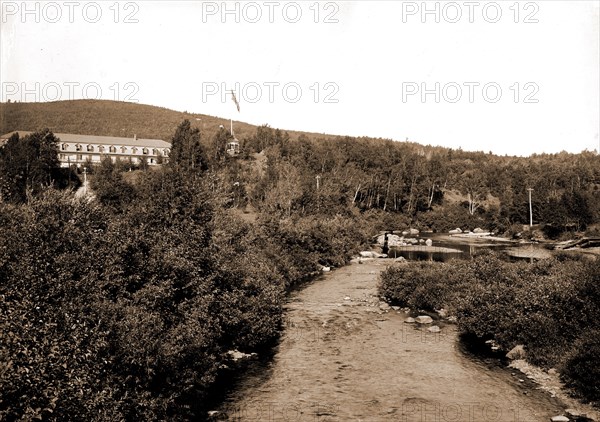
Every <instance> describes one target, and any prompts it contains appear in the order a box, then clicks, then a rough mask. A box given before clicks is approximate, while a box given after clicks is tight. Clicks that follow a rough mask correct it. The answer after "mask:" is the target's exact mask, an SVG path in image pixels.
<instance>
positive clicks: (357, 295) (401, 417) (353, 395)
mask: <svg viewBox="0 0 600 422" xmlns="http://www.w3.org/2000/svg"><path fill="white" fill-rule="evenodd" d="M391 263H392V261H391V260H372V261H365V262H364V263H362V264H358V263H354V264H352V265H349V266H346V267H343V268H340V269H337V270H335V271H333V272H330V273H326V274H325V275H323V276H322V277H320V278H319V279H318V280H315V281H314V282H312V283H311V284H309V285H307V286H306V287H304V288H302V289H301V290H299V291H296V292H294V293H293V294H292V295H291V296H290V298H289V300H288V303H287V305H286V308H287V309H286V321H287V323H286V330H285V332H284V333H283V336H282V339H281V342H280V343H279V345H278V347H277V349H276V350H275V355H274V357H273V358H272V359H267V360H266V361H264V362H263V363H258V362H257V363H256V364H255V365H253V367H252V368H251V370H250V371H249V372H248V373H246V374H245V375H244V376H243V377H242V378H241V380H240V381H239V382H238V383H237V384H236V386H235V387H234V388H233V390H232V391H231V392H230V393H229V395H228V396H227V398H226V400H225V402H224V404H223V405H222V406H221V408H220V409H218V413H217V414H216V420H235V421H282V422H283V421H406V422H426V421H427V422H431V421H434V422H449V421H452V422H459V421H460V422H463V421H466V422H488V421H494V422H536V421H549V420H550V418H551V417H552V416H555V415H560V414H562V413H563V409H564V407H563V406H562V404H561V402H559V401H558V399H556V398H552V397H550V395H548V394H547V393H544V392H542V391H540V390H538V389H537V388H536V385H535V384H533V383H531V382H530V381H529V380H528V379H527V378H526V377H525V376H523V375H522V374H520V373H515V372H514V371H512V372H511V370H509V369H507V368H503V367H500V366H499V365H497V364H496V363H489V362H486V361H484V360H480V359H478V358H475V357H473V356H470V355H468V354H466V353H465V352H463V351H462V350H461V346H460V343H459V342H458V340H457V332H456V327H455V326H454V325H444V324H441V323H439V325H440V327H441V328H442V330H441V332H440V333H430V332H428V331H427V330H426V328H425V326H424V327H419V326H414V325H412V324H406V323H404V320H405V318H406V317H407V315H406V314H404V313H402V312H401V311H395V310H393V309H392V310H389V311H387V312H386V311H384V310H382V309H380V305H381V303H380V301H379V299H378V298H377V280H378V274H379V273H380V272H381V271H382V270H384V269H385V268H386V267H387V265H391ZM383 308H385V305H383ZM436 323H437V322H436Z"/></svg>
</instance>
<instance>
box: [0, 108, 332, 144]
mask: <svg viewBox="0 0 600 422" xmlns="http://www.w3.org/2000/svg"><path fill="white" fill-rule="evenodd" d="M184 119H189V120H190V121H191V122H192V125H194V126H197V127H198V128H199V129H200V130H201V132H202V136H203V139H210V138H212V136H213V135H214V134H215V133H216V132H217V130H218V128H219V125H224V126H225V127H226V128H229V119H225V118H221V117H215V116H209V115H205V114H194V113H188V112H185V111H184V112H181V111H175V110H170V109H168V108H164V107H156V106H151V105H146V104H138V103H131V102H123V101H110V100H71V101H54V102H47V103H0V134H5V133H9V132H12V131H14V130H27V131H36V130H40V129H42V128H46V127H47V128H49V129H50V130H52V131H53V132H55V133H57V132H58V133H76V134H81V135H99V136H122V137H133V135H137V136H138V138H149V139H163V140H165V141H169V140H170V138H171V137H172V136H173V133H174V132H175V129H176V128H177V126H178V125H179V124H180V123H181V122H182V121H183V120H184ZM265 123H268V122H265ZM233 124H234V126H233V128H234V132H235V135H236V137H237V138H238V139H240V140H241V139H244V138H245V137H250V136H252V135H253V134H254V133H255V132H256V128H257V126H255V125H251V124H248V123H244V122H240V121H234V123H233ZM289 134H290V136H291V137H293V138H297V137H298V136H300V135H305V136H309V137H319V138H325V139H334V138H339V137H338V136H334V135H324V134H315V133H309V132H296V131H289Z"/></svg>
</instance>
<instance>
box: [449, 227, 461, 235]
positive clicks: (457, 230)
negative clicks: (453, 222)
mask: <svg viewBox="0 0 600 422" xmlns="http://www.w3.org/2000/svg"><path fill="white" fill-rule="evenodd" d="M462 232H463V231H462V230H461V229H460V228H456V229H453V230H450V231H449V232H448V233H450V234H461V233H462Z"/></svg>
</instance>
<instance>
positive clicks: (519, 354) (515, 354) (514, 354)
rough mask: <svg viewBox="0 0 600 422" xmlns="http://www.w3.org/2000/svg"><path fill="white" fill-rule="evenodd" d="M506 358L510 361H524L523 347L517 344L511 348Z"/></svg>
mask: <svg viewBox="0 0 600 422" xmlns="http://www.w3.org/2000/svg"><path fill="white" fill-rule="evenodd" d="M506 357H507V358H509V359H510V360H515V359H525V346H523V345H522V344H519V345H517V346H515V347H513V348H512V349H511V350H510V352H508V353H507V354H506Z"/></svg>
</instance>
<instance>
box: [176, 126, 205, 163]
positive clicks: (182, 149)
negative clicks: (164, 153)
mask: <svg viewBox="0 0 600 422" xmlns="http://www.w3.org/2000/svg"><path fill="white" fill-rule="evenodd" d="M169 164H170V165H171V166H174V167H179V168H180V169H181V170H183V171H194V170H195V171H201V170H205V169H206V167H207V158H206V156H205V153H204V149H203V147H202V145H201V144H200V129H198V128H192V124H191V123H190V121H189V120H187V119H186V120H184V121H183V122H181V124H180V125H179V126H178V127H177V130H176V131H175V134H174V135H173V137H172V138H171V153H170V154H169Z"/></svg>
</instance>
